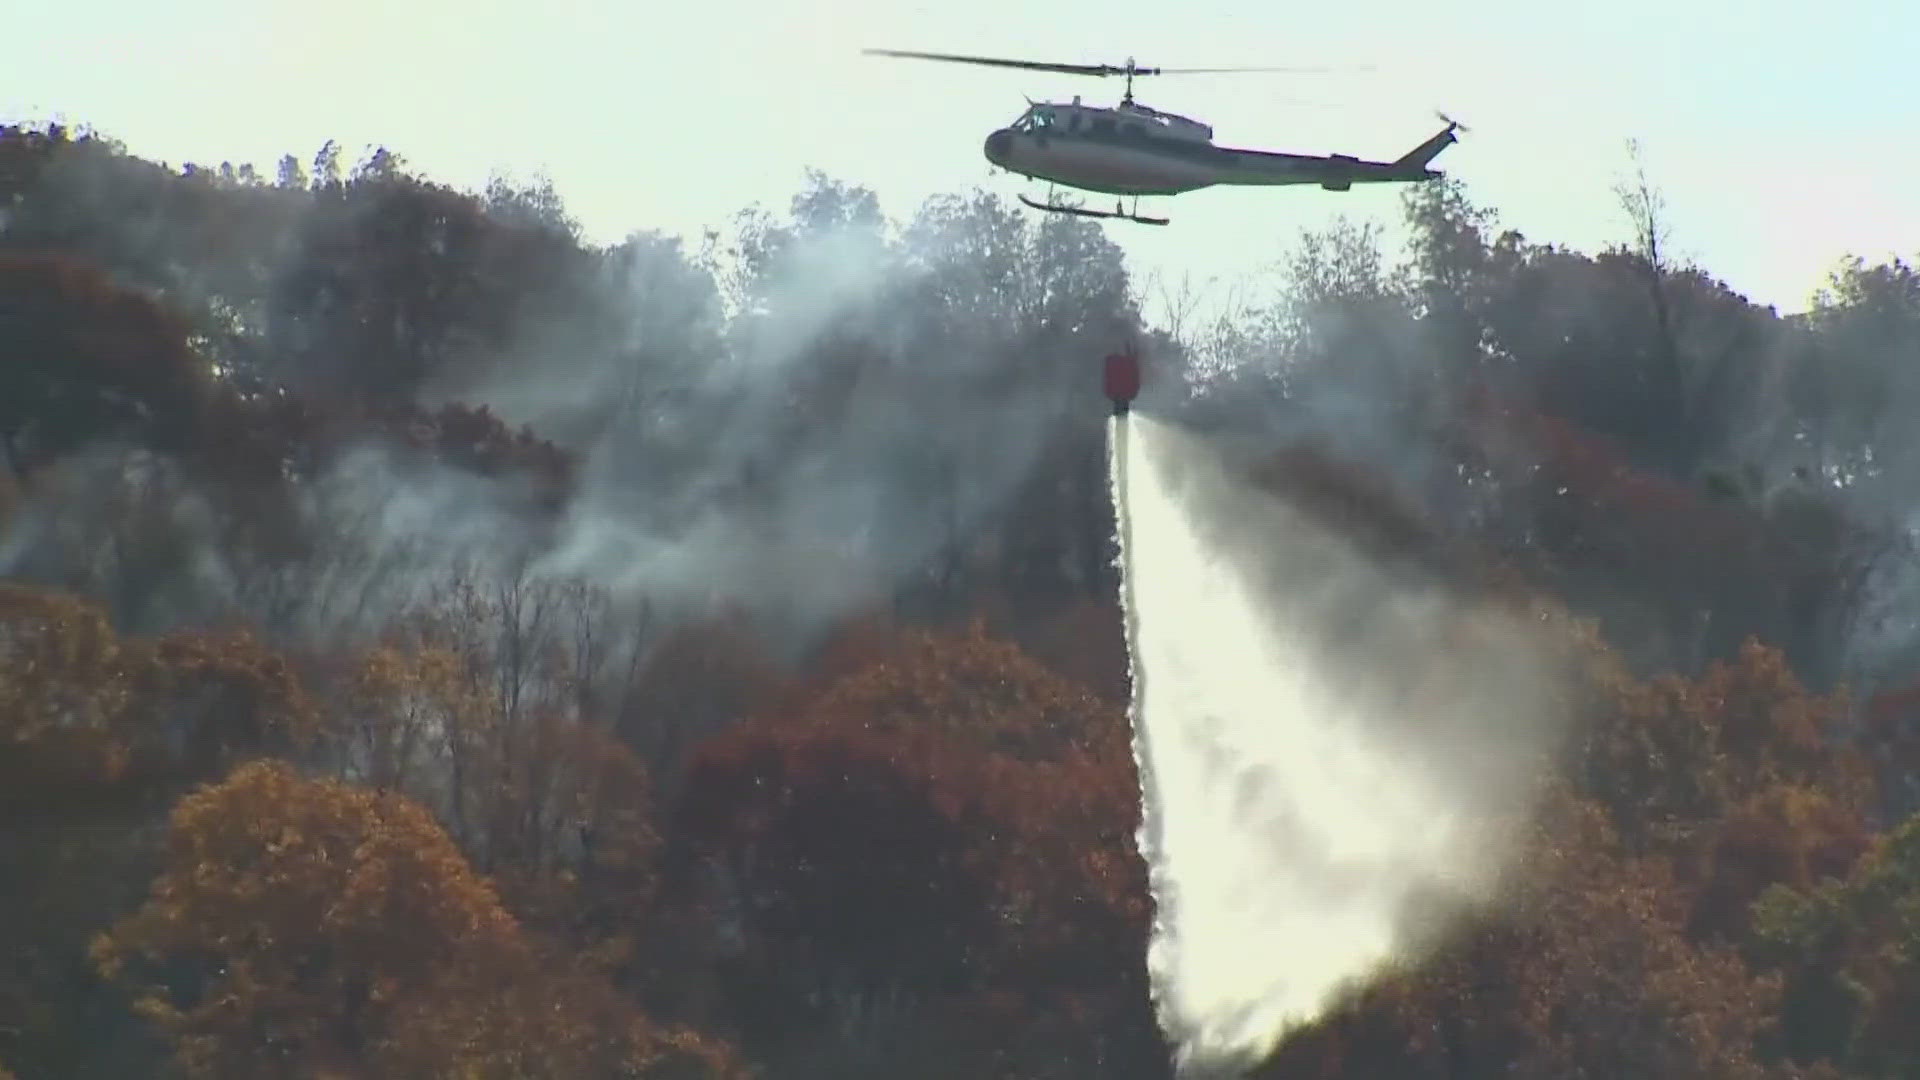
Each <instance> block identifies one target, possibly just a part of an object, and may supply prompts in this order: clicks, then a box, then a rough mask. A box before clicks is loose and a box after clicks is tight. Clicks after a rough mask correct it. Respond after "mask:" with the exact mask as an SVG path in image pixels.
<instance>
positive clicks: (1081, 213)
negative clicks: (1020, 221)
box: [1020, 193, 1172, 225]
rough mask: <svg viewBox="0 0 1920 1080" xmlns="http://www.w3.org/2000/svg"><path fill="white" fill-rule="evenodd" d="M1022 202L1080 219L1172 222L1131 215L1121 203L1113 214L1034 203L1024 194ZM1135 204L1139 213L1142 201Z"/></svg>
mask: <svg viewBox="0 0 1920 1080" xmlns="http://www.w3.org/2000/svg"><path fill="white" fill-rule="evenodd" d="M1020 201H1021V202H1023V203H1026V204H1027V205H1028V206H1031V207H1033V208H1034V209H1035V210H1045V211H1047V212H1048V213H1053V214H1076V215H1078V216H1080V217H1090V218H1118V219H1119V220H1122V221H1135V222H1139V223H1140V224H1142V225H1165V224H1166V223H1167V222H1168V221H1171V220H1172V219H1171V218H1163V217H1143V216H1141V215H1140V214H1139V213H1137V212H1136V213H1132V214H1129V213H1126V212H1125V211H1123V210H1121V208H1120V204H1119V203H1115V204H1114V206H1113V210H1112V212H1108V211H1105V210H1088V209H1087V208H1086V207H1083V206H1063V205H1061V204H1059V203H1055V202H1044V203H1040V202H1034V201H1033V200H1032V199H1029V198H1027V196H1026V195H1025V194H1024V193H1022V194H1021V195H1020ZM1133 202H1134V209H1135V210H1136V211H1138V209H1139V205H1140V200H1139V199H1135V200H1134V201H1133Z"/></svg>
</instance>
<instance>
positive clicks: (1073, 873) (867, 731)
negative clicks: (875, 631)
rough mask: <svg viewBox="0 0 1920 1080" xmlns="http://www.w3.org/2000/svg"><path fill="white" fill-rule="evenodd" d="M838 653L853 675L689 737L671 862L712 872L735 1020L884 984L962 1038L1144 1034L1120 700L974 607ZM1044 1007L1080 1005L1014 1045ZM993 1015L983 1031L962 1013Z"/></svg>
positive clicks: (1001, 1042) (797, 1009)
mask: <svg viewBox="0 0 1920 1080" xmlns="http://www.w3.org/2000/svg"><path fill="white" fill-rule="evenodd" d="M836 655H838V656H839V657H840V660H841V661H842V662H844V663H849V667H848V669H847V672H846V674H845V675H844V676H843V677H842V678H841V679H840V680H838V681H837V682H835V683H833V684H832V685H830V686H827V687H825V688H824V689H823V690H821V691H820V692H819V693H818V694H817V696H815V697H814V698H813V699H812V700H811V701H810V702H808V703H807V704H806V706H805V711H803V712H801V713H800V714H799V715H797V716H795V717H793V718H792V719H791V720H788V721H783V722H777V721H774V720H771V719H761V720H756V721H752V722H749V723H747V724H744V725H741V726H739V727H736V728H734V729H733V730H730V731H727V732H725V733H724V734H721V735H718V736H715V737H713V738H710V739H708V740H706V741H704V742H703V743H701V744H700V746H699V747H698V749H697V751H696V753H695V754H694V756H693V759H692V763H691V765H690V767H689V772H688V775H687V777H686V778H685V782H684V783H683V785H682V791H683V794H682V796H681V797H680V799H679V800H678V802H677V803H676V807H675V813H674V816H673V819H672V820H673V828H672V830H671V833H672V836H673V838H674V840H675V842H676V844H677V845H679V849H678V851H677V852H676V859H675V862H674V865H675V867H676V877H677V878H678V879H680V880H682V881H685V882H692V881H695V880H699V881H702V882H704V885H703V886H702V889H701V891H700V894H699V895H700V896H701V903H702V904H703V905H704V906H706V907H708V908H709V909H710V910H711V911H713V913H714V917H715V918H716V919H717V920H718V923H719V926H721V927H729V928H731V929H730V931H729V933H730V934H731V935H738V937H737V938H735V939H734V940H735V941H736V944H735V945H733V946H731V951H729V949H728V948H727V947H720V949H719V951H720V954H721V956H722V959H721V960H720V963H721V966H722V970H723V972H724V973H725V975H724V982H725V984H726V985H725V988H726V992H727V998H726V1000H728V1001H729V1002H730V1005H729V1007H730V1008H731V1009H732V1010H733V1011H734V1013H735V1016H736V1019H737V1022H739V1023H741V1024H742V1025H743V1030H745V1031H746V1032H747V1035H748V1038H749V1039H750V1040H751V1041H753V1042H754V1043H755V1044H758V1045H762V1046H772V1045H778V1044H780V1043H781V1042H783V1041H784V1040H786V1039H789V1038H795V1037H798V1033H799V1032H801V1031H805V1030H806V1029H807V1028H808V1027H809V1025H812V1024H819V1023H826V1022H827V1021H828V1018H829V1017H828V1014H826V1013H822V1012H820V1010H821V1009H822V1008H823V1007H824V1006H823V1005H822V1004H821V999H820V997H819V995H820V993H821V992H823V991H838V992H840V993H843V994H847V993H853V994H857V993H874V992H878V991H880V990H883V989H887V988H895V989H902V990H906V991H907V992H908V993H909V995H910V998H911V999H912V1000H914V1001H917V1002H920V1003H921V1006H920V1007H922V1008H935V1009H936V1010H937V1013H938V1015H940V1016H943V1017H945V1018H946V1021H945V1022H946V1023H949V1024H957V1025H959V1027H958V1028H952V1029H948V1035H947V1036H944V1037H950V1038H956V1039H961V1040H962V1041H963V1042H965V1041H969V1040H970V1041H971V1042H972V1043H973V1047H974V1050H975V1051H976V1052H978V1051H981V1050H982V1049H983V1048H985V1047H996V1048H998V1049H996V1050H994V1051H993V1052H994V1053H1005V1054H1015V1053H1020V1054H1025V1053H1041V1054H1043V1055H1044V1054H1047V1053H1051V1054H1052V1055H1054V1057H1055V1058H1056V1059H1058V1056H1059V1055H1060V1054H1062V1053H1084V1052H1086V1047H1087V1046H1088V1045H1090V1044H1089V1043H1088V1042H1087V1039H1088V1030H1087V1029H1085V1028H1076V1024H1102V1023H1104V1024H1108V1025H1112V1024H1114V1023H1121V1024H1122V1026H1123V1027H1124V1026H1125V1025H1126V1024H1132V1025H1133V1030H1142V1029H1143V1026H1144V1025H1146V1024H1147V1014H1146V1012H1145V1003H1146V989H1145V984H1144V949H1145V942H1146V925H1147V919H1148V910H1147V909H1148V901H1147V895H1146V885H1145V868H1144V866H1143V864H1142V863H1141V861H1140V859H1139V856H1138V853H1137V851H1136V850H1135V848H1134V830H1135V828H1136V827H1137V824H1138V807H1137V802H1138V793H1137V786H1136V781H1135V779H1134V775H1133V768H1132V765H1133V762H1132V757H1131V751H1130V747H1129V744H1128V742H1127V740H1126V730H1125V721H1124V717H1123V715H1116V714H1115V711H1114V710H1112V709H1111V708H1110V707H1104V708H1103V707H1102V706H1100V705H1099V704H1098V703H1096V702H1094V701H1093V700H1092V699H1091V698H1090V697H1089V696H1088V695H1085V694H1084V693H1081V692H1078V691H1075V690H1073V689H1071V688H1070V687H1068V686H1067V685H1066V684H1064V683H1063V682H1061V681H1060V680H1059V679H1058V678H1057V677H1056V676H1054V675H1052V674H1051V673H1050V672H1047V671H1046V670H1045V669H1043V668H1041V667H1039V666H1038V665H1037V664H1035V663H1034V662H1033V661H1032V660H1030V659H1029V658H1027V657H1025V656H1024V655H1023V654H1022V653H1020V651H1019V650H1018V649H1017V648H1015V647H1013V646H1011V645H1009V644H1007V643H1005V642H1000V641H996V640H994V639H992V638H989V637H988V636H986V634H985V632H984V630H983V629H982V628H981V627H980V626H979V625H977V624H976V625H975V626H973V627H970V628H969V629H968V630H966V631H964V632H962V633H958V634H935V633H931V632H909V633H907V634H906V635H905V636H904V639H903V640H901V641H899V642H897V643H895V644H894V645H893V646H892V647H891V648H885V649H881V650H879V651H877V652H876V653H875V654H873V655H871V656H869V657H868V659H867V661H866V662H865V664H864V665H858V664H851V663H850V657H849V654H847V653H845V652H841V653H837V654H836ZM1116 736H1117V737H1116ZM726 957H730V959H728V958H726ZM995 995H1007V999H1006V1000H1008V1001H1019V1002H1024V1005H1022V1006H1019V1007H1017V1008H1015V1009H1014V1010H1013V1011H1012V1012H1008V1011H1006V1010H1005V1009H1002V1008H1000V1007H998V1006H991V1005H990V1002H991V1001H994V1000H999V999H998V998H996V997H995ZM809 1002H811V1004H809ZM935 1003H937V1004H935ZM1134 1006H1137V1009H1133V1011H1132V1012H1129V1009H1130V1008H1133V1007H1134ZM1023 1010H1024V1015H1023V1014H1022V1011H1023ZM1089 1010H1090V1011H1089ZM1042 1012H1046V1013H1051V1014H1052V1015H1054V1016H1055V1018H1056V1019H1059V1018H1063V1017H1066V1016H1069V1015H1071V1016H1080V1017H1081V1019H1080V1020H1079V1021H1073V1022H1068V1021H1065V1020H1062V1028H1061V1029H1059V1030H1053V1031H1052V1034H1050V1035H1048V1036H1046V1037H1045V1038H1043V1039H1040V1040H1039V1043H1040V1044H1042V1045H1044V1046H1046V1047H1047V1048H1048V1049H1046V1050H1038V1049H1035V1047H1034V1046H1031V1045H1028V1046H1026V1048H1025V1049H1020V1047H1022V1046H1023V1045H1025V1044H1027V1043H1031V1042H1032V1041H1033V1040H1035V1039H1036V1038H1037V1037H1038V1035H1039V1032H1040V1030H1041V1028H1040V1027H1039V1026H1036V1024H1037V1023H1038V1021H1037V1019H1036V1016H1037V1014H1038V1013H1042ZM990 1015H991V1016H998V1017H999V1020H998V1024H999V1030H998V1033H997V1034H995V1035H993V1036H988V1035H986V1034H984V1032H982V1031H980V1030H979V1029H977V1028H975V1027H973V1026H972V1025H974V1024H976V1023H984V1022H985V1020H984V1019H983V1018H985V1017H987V1016H990ZM1015 1016H1020V1018H1021V1019H1020V1022H1015V1021H1014V1017H1015ZM1096 1016H1098V1017H1104V1018H1105V1019H1101V1020H1095V1019H1092V1018H1093V1017H1096ZM1122 1016H1123V1017H1124V1019H1123V1020H1116V1019H1115V1018H1116V1017H1122ZM1008 1023H1014V1024H1015V1026H1014V1027H1013V1028H1012V1029H1009V1028H1008V1027H1007V1026H1006V1025H1007V1024H1008ZM962 1031H964V1032H972V1033H973V1034H970V1035H965V1036H962V1035H960V1034H956V1033H955V1032H962ZM929 1037H931V1036H929ZM983 1039H985V1040H988V1041H987V1042H985V1043H982V1042H981V1040H983ZM1061 1040H1065V1041H1064V1042H1063V1041H1061ZM1075 1045H1077V1046H1078V1049H1073V1050H1069V1049H1066V1048H1067V1047H1073V1046H1075ZM1082 1064H1083V1065H1084V1064H1086V1062H1084V1061H1083V1062H1082ZM1029 1067H1032V1066H1031V1065H1030V1066H1029Z"/></svg>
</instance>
